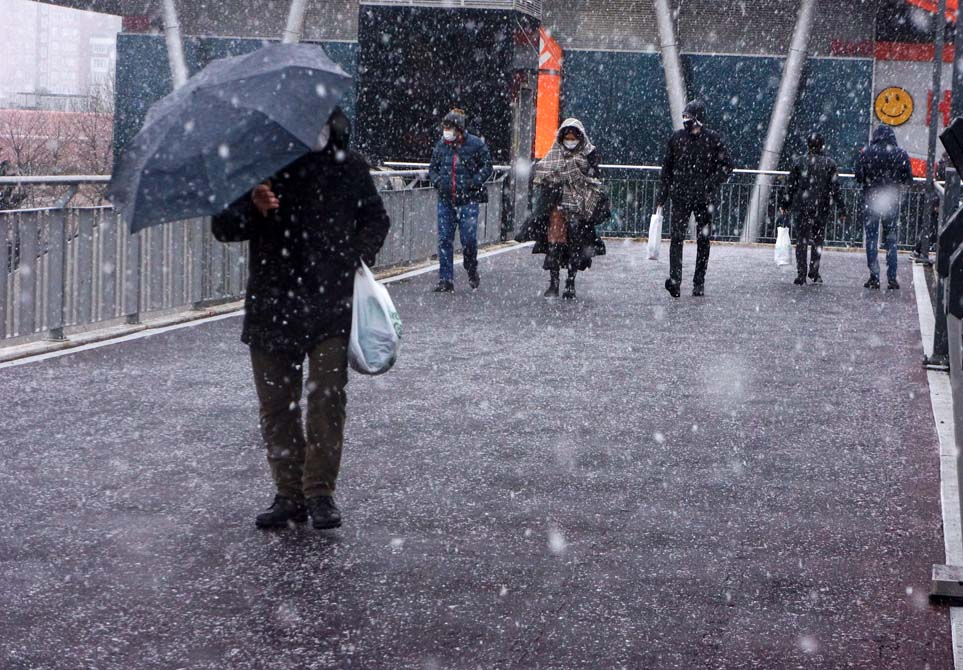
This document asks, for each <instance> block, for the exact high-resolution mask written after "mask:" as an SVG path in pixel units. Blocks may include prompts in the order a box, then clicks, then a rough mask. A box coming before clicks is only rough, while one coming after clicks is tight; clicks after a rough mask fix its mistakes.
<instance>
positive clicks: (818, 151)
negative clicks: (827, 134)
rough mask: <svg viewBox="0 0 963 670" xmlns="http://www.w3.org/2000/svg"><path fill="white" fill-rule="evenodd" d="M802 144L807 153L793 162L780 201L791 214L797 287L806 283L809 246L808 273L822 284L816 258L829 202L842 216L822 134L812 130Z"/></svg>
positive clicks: (833, 170)
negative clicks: (807, 262)
mask: <svg viewBox="0 0 963 670" xmlns="http://www.w3.org/2000/svg"><path fill="white" fill-rule="evenodd" d="M806 143H807V145H808V147H809V153H808V154H807V155H805V156H799V157H797V158H796V160H795V161H794V162H793V165H792V169H790V171H789V177H788V179H787V180H786V192H785V199H784V201H783V208H784V209H787V210H790V211H791V212H792V213H793V215H794V217H795V224H796V226H795V227H796V279H795V280H794V281H793V283H794V284H796V285H797V286H802V285H804V284H805V283H806V276H807V272H806V260H807V259H806V255H807V251H808V249H809V248H810V247H812V252H811V253H810V254H809V255H810V258H809V272H808V276H809V278H810V279H811V280H812V282H813V283H814V284H822V283H823V278H822V276H820V274H819V261H820V259H821V257H822V254H823V239H824V237H825V234H826V222H827V221H828V220H829V217H830V216H831V215H832V207H833V205H835V206H836V207H837V208H840V212H841V214H840V218H842V219H845V218H846V215H845V213H844V212H843V210H842V207H843V200H842V194H841V193H840V190H839V177H838V175H837V172H836V162H835V161H833V159H832V158H829V157H828V156H826V155H825V154H824V153H823V148H824V145H825V142H824V140H823V136H822V135H820V134H819V133H813V134H812V135H810V136H809V138H808V140H807V142H806Z"/></svg>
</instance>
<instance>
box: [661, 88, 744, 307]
mask: <svg viewBox="0 0 963 670" xmlns="http://www.w3.org/2000/svg"><path fill="white" fill-rule="evenodd" d="M705 122H706V106H705V105H704V104H703V103H702V102H701V101H698V100H694V101H692V102H690V103H689V104H688V105H686V107H685V111H684V112H683V114H682V124H683V126H684V127H683V128H682V129H681V130H677V131H676V132H674V133H673V134H672V137H670V138H669V144H668V146H667V147H666V150H665V158H664V159H663V161H662V189H661V191H660V192H659V196H658V198H657V199H656V206H657V207H662V206H664V205H665V204H666V203H671V223H670V225H671V229H670V230H671V238H670V244H669V278H668V279H666V280H665V289H666V290H667V291H668V292H669V293H670V294H672V297H674V298H678V297H679V293H680V286H681V285H682V243H683V242H684V240H685V238H686V236H687V235H688V232H689V217H690V216H692V215H695V220H696V231H697V237H696V241H697V251H696V267H695V276H694V278H693V287H692V295H694V296H701V295H704V294H705V280H706V268H707V267H708V266H709V240H710V239H711V236H712V216H713V214H714V213H715V211H716V210H717V209H718V208H719V189H720V188H721V187H722V184H723V183H725V181H726V180H727V179H728V178H729V175H731V174H732V168H733V165H732V159H731V158H730V157H729V150H728V149H727V148H726V145H725V143H724V142H723V141H722V138H721V137H719V133H717V132H715V131H714V130H710V129H709V128H706V127H705Z"/></svg>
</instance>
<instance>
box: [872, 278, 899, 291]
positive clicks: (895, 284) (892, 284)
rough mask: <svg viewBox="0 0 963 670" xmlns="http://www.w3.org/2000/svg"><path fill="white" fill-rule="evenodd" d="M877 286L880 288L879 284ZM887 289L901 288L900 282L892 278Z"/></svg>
mask: <svg viewBox="0 0 963 670" xmlns="http://www.w3.org/2000/svg"><path fill="white" fill-rule="evenodd" d="M876 288H879V286H877V287H876ZM886 290H887V291H896V290H899V282H898V281H896V280H895V279H890V280H889V282H888V283H887V284H886Z"/></svg>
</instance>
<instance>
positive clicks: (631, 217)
mask: <svg viewBox="0 0 963 670" xmlns="http://www.w3.org/2000/svg"><path fill="white" fill-rule="evenodd" d="M602 168H603V169H604V170H605V173H606V176H605V179H604V180H605V184H606V188H607V189H608V192H609V195H610V197H611V199H612V218H611V219H610V220H609V222H608V223H607V224H606V225H605V226H604V227H603V228H602V230H601V231H600V232H602V233H604V234H606V235H613V236H631V237H645V236H646V235H648V229H649V217H650V216H651V215H652V214H653V213H654V212H655V202H656V199H657V198H658V195H659V189H660V182H659V173H660V168H659V167H658V166H648V165H638V166H624V165H602ZM759 174H769V175H771V176H773V177H774V179H773V183H772V186H771V188H770V190H769V195H768V198H767V199H766V200H765V201H763V202H761V203H759V205H758V206H759V207H761V208H762V211H760V212H759V220H760V221H761V222H762V225H761V226H760V230H759V239H758V240H757V241H759V242H775V240H776V228H777V226H778V225H780V216H779V203H780V202H781V200H782V197H783V195H784V194H785V190H786V186H785V182H784V178H785V176H786V175H788V172H783V171H768V172H763V173H760V171H758V170H743V169H739V170H736V171H735V173H734V174H733V176H732V177H731V178H730V179H729V181H727V182H726V183H725V184H724V185H723V187H722V192H721V201H720V206H719V211H718V213H717V214H716V216H715V217H714V227H713V236H714V237H715V239H719V240H728V241H738V240H740V239H742V234H743V226H744V225H745V223H746V220H747V218H748V215H749V208H750V206H751V194H752V189H753V185H754V184H755V177H756V176H757V175H759ZM840 187H841V190H842V197H843V203H844V206H843V209H844V210H845V214H846V220H845V221H844V220H843V218H842V217H841V216H840V214H841V212H840V211H839V208H837V207H834V208H833V211H832V213H831V216H830V219H829V221H828V222H827V228H826V242H825V243H826V244H827V245H830V246H843V247H859V246H862V245H863V239H864V235H863V200H862V189H861V188H860V187H859V185H858V184H857V183H856V180H855V178H854V176H853V175H852V174H845V173H843V174H840ZM933 212H934V206H933V200H932V196H931V195H929V194H927V192H926V182H925V180H923V179H916V180H914V182H913V185H912V186H909V187H907V188H905V189H904V190H903V192H902V195H901V198H900V211H899V219H900V224H901V225H900V227H899V238H898V244H899V247H900V248H901V249H912V248H913V247H914V246H915V244H916V241H917V238H918V236H919V234H920V231H921V230H924V229H927V227H928V226H929V225H931V222H932V218H933V217H934V214H933ZM666 214H669V212H666ZM667 218H668V217H667ZM668 236H669V229H668V226H663V237H668Z"/></svg>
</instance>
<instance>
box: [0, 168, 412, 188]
mask: <svg viewBox="0 0 963 670" xmlns="http://www.w3.org/2000/svg"><path fill="white" fill-rule="evenodd" d="M423 174H425V170H372V171H371V176H373V177H405V176H412V177H413V176H420V175H423ZM109 183H110V175H104V174H97V175H29V176H26V175H24V176H7V177H0V186H7V185H9V186H88V185H92V184H109Z"/></svg>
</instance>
